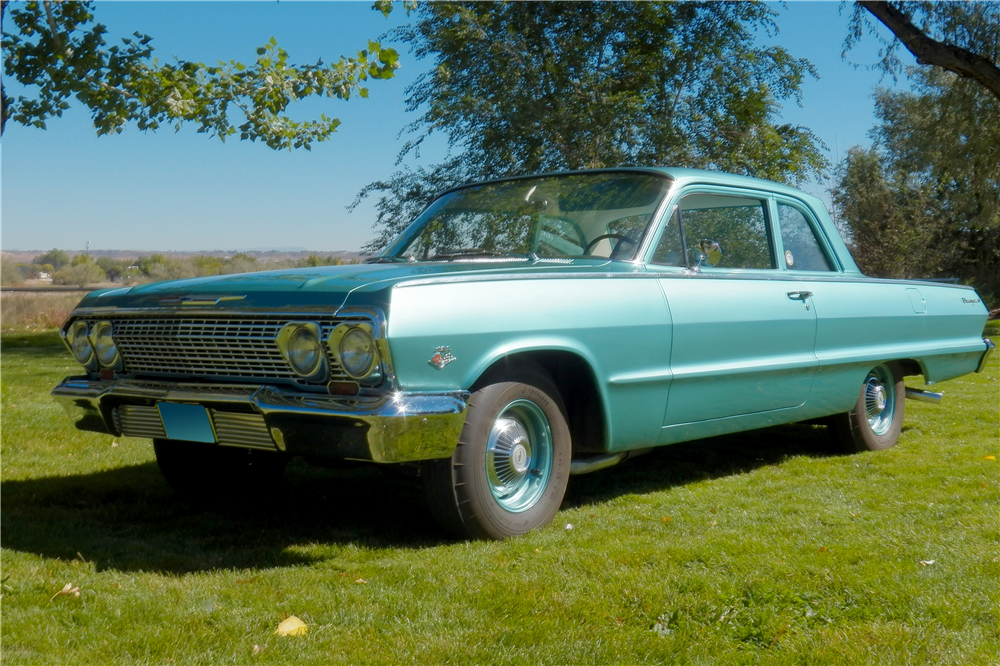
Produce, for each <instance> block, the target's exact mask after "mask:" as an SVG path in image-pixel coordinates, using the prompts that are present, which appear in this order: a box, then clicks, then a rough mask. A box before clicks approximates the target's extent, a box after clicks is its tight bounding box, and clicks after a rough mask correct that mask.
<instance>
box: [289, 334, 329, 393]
mask: <svg viewBox="0 0 1000 666" xmlns="http://www.w3.org/2000/svg"><path fill="white" fill-rule="evenodd" d="M277 342H278V348H279V349H281V353H282V354H283V355H284V357H285V360H286V361H288V365H290V366H292V370H293V371H294V372H295V374H297V375H298V376H300V377H302V378H303V379H305V380H306V381H316V382H318V381H325V380H326V378H327V376H328V375H329V374H330V373H329V368H328V366H327V362H326V354H325V353H324V351H323V343H322V342H321V341H320V328H319V325H318V324H316V323H314V322H311V321H291V322H288V323H287V324H285V325H284V326H283V327H282V329H281V331H280V332H279V333H278V339H277Z"/></svg>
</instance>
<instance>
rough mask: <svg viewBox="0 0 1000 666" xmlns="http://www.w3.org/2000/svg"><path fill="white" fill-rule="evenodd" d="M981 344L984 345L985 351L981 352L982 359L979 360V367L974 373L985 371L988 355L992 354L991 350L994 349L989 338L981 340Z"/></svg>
mask: <svg viewBox="0 0 1000 666" xmlns="http://www.w3.org/2000/svg"><path fill="white" fill-rule="evenodd" d="M983 342H985V343H986V351H985V352H983V357H982V358H981V359H979V367H978V368H976V372H982V371H983V370H985V369H986V361H987V360H989V358H990V354H992V353H993V349H994V348H995V347H996V345H994V344H993V341H992V340H990V339H989V338H983Z"/></svg>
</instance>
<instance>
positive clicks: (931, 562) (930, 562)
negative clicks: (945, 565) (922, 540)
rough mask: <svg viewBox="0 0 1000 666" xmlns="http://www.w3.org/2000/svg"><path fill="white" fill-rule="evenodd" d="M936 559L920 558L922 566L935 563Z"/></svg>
mask: <svg viewBox="0 0 1000 666" xmlns="http://www.w3.org/2000/svg"><path fill="white" fill-rule="evenodd" d="M936 561H937V560H920V566H922V567H929V566H930V565H932V564H934V562H936Z"/></svg>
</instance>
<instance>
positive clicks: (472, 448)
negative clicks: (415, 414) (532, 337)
mask: <svg viewBox="0 0 1000 666" xmlns="http://www.w3.org/2000/svg"><path fill="white" fill-rule="evenodd" d="M516 378H517V379H518V380H519V381H503V382H498V383H495V384H490V385H488V386H485V387H483V388H481V389H480V390H478V391H476V392H475V393H473V394H472V397H471V398H470V400H469V407H468V411H467V412H466V421H465V426H464V428H463V429H462V434H461V436H460V437H459V442H458V445H457V446H456V447H455V452H454V453H453V454H452V456H451V458H446V459H443V460H432V461H428V462H427V463H425V465H424V469H423V477H424V488H425V492H426V495H427V500H428V504H429V506H430V509H431V513H432V514H433V515H434V518H435V519H436V520H437V521H438V523H440V524H441V526H442V527H444V528H445V529H446V530H447V531H449V532H450V533H452V534H453V535H455V536H457V537H459V538H473V539H504V538H507V537H510V536H518V535H521V534H525V533H526V532H528V531H530V530H533V529H535V528H536V527H542V526H543V525H547V524H548V523H549V522H551V521H552V519H553V518H554V517H555V515H556V512H557V511H558V510H559V505H560V504H562V500H563V495H565V493H566V484H567V482H568V480H569V464H570V457H571V444H570V433H569V426H568V425H567V424H566V416H565V410H564V408H563V405H562V400H561V399H560V397H559V392H558V389H556V387H555V385H554V384H553V382H552V380H551V379H549V377H548V376H547V375H544V374H541V373H524V374H522V375H520V376H518V377H516Z"/></svg>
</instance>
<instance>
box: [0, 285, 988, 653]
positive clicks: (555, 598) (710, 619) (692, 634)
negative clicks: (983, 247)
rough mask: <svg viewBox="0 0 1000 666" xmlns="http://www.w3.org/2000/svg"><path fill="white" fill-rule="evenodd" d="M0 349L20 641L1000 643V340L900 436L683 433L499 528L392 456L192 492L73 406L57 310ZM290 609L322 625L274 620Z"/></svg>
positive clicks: (525, 646) (705, 649)
mask: <svg viewBox="0 0 1000 666" xmlns="http://www.w3.org/2000/svg"><path fill="white" fill-rule="evenodd" d="M5 300H6V297H5ZM5 307H6V304H5ZM0 361H2V451H0V454H2V460H3V468H2V479H0V499H2V532H0V542H2V543H0V545H2V551H0V557H2V562H0V563H2V605H3V608H2V620H3V633H2V650H3V660H4V662H5V663H7V664H31V665H35V664H166V663H170V664H208V663H226V664H279V663H295V664H323V665H326V664H366V663H370V664H387V663H402V662H422V663H428V664H432V663H475V664H485V663H489V664H587V663H593V664H607V663H671V664H674V663H676V664H751V663H766V664H809V665H810V666H812V665H816V664H850V665H854V664H866V665H868V664H907V665H910V664H949V665H951V664H997V663H1000V549H998V544H1000V520H998V518H1000V515H998V506H1000V467H998V465H1000V463H998V461H997V458H998V457H1000V433H998V428H1000V417H998V397H1000V381H998V377H1000V354H998V355H996V356H995V357H994V358H993V359H992V361H991V365H990V367H989V368H988V370H987V371H986V372H984V373H982V374H979V375H972V376H968V377H963V378H960V379H957V380H953V381H950V382H945V383H943V384H940V385H937V388H936V389H935V390H940V391H943V392H944V393H945V395H946V397H945V401H944V403H943V404H942V405H930V404H925V403H918V402H914V401H907V404H906V408H907V417H906V423H905V426H904V431H903V435H902V438H901V440H900V444H899V445H898V446H897V447H896V448H895V449H892V450H889V451H885V452H881V453H866V454H861V455H852V456H845V455H839V454H831V453H830V452H829V449H828V447H827V444H826V441H825V430H824V429H823V428H822V427H817V426H804V425H795V426H786V427H780V428H774V429H771V430H767V431H761V432H758V433H750V434H743V435H735V436H728V437H721V438H716V439H711V440H704V441H700V442H695V443H691V444H682V445H675V446H672V447H669V448H667V449H664V450H661V451H659V452H657V453H653V454H650V455H648V456H645V457H642V458H638V459H636V460H635V461H630V462H627V463H625V464H623V465H621V466H619V467H616V468H612V469H610V470H605V471H603V472H599V473H596V474H592V475H589V476H584V477H574V478H573V480H572V481H571V484H570V491H569V496H568V497H567V500H566V502H565V505H564V507H563V510H562V511H561V512H560V513H559V515H558V516H557V519H556V522H555V523H554V524H553V525H551V526H549V527H547V528H545V529H543V530H540V531H538V532H536V533H532V534H530V535H529V536H527V537H524V538H520V539H514V540H510V541H507V542H503V543H456V542H452V541H448V540H446V539H445V538H443V537H442V536H441V534H440V532H439V531H438V530H437V529H436V528H435V526H434V524H433V523H432V521H431V519H430V515H429V513H428V512H427V510H426V509H425V508H424V506H423V503H422V497H421V494H420V488H419V485H418V484H417V481H416V480H398V479H390V478H388V477H386V476H383V475H382V474H381V473H379V472H378V470H376V469H366V468H361V469H355V470H344V471H329V470H315V469H312V468H309V467H306V466H305V465H297V464H295V463H293V464H292V465H291V466H290V468H289V473H288V474H287V476H286V480H285V483H284V486H283V487H282V488H281V490H280V491H278V492H274V493H272V494H270V495H268V496H266V497H262V498H261V502H260V505H259V506H254V507H246V509H245V510H243V511H231V512H206V511H200V510H197V509H195V508H193V507H191V506H188V505H186V504H183V503H181V502H179V501H177V500H176V499H175V498H174V496H173V495H172V493H171V491H170V490H169V488H168V487H167V485H166V483H165V482H163V481H162V480H161V479H160V477H159V474H158V472H157V469H156V465H155V462H154V461H153V456H152V447H151V445H150V444H149V442H148V441H145V440H134V439H119V440H114V439H113V438H111V437H110V436H101V435H97V434H91V433H83V432H78V431H76V430H73V429H72V428H71V427H70V426H69V422H68V420H67V419H66V418H65V415H64V414H63V412H62V410H61V408H60V407H59V406H58V405H56V404H55V403H54V402H53V401H52V400H51V399H50V398H49V397H48V395H47V394H48V390H49V389H50V388H51V387H52V386H53V385H54V384H55V383H56V382H57V381H58V380H59V379H60V378H61V377H63V376H64V375H67V374H72V373H75V372H76V366H75V364H74V363H73V362H72V360H71V358H70V357H69V355H68V353H66V352H65V351H64V349H63V347H62V345H61V344H60V343H59V341H58V338H57V336H56V335H55V334H54V333H52V332H47V333H28V334H8V335H5V336H3V338H2V356H0ZM909 383H910V385H912V386H919V385H920V384H919V380H918V378H911V380H910V381H909ZM67 583H70V584H71V586H70V589H72V588H75V587H78V588H79V595H77V594H75V593H70V594H61V595H57V593H58V592H59V591H60V590H61V589H63V587H64V586H65V585H66V584H67ZM292 614H294V615H296V616H298V617H300V618H302V620H304V621H305V622H306V623H307V624H308V625H309V629H308V633H307V634H306V635H305V636H300V637H282V636H277V635H275V634H274V630H275V627H276V626H277V625H278V623H279V622H280V621H281V620H282V617H283V616H285V615H292Z"/></svg>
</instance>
